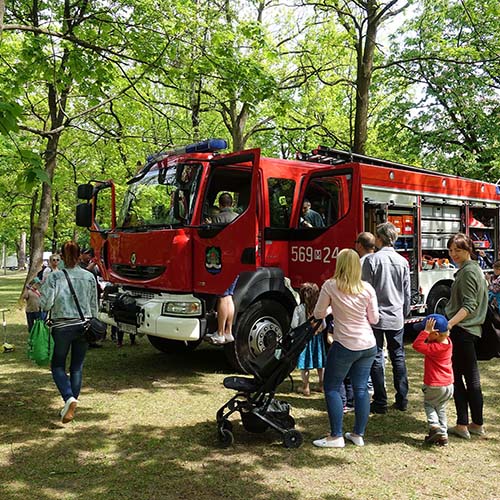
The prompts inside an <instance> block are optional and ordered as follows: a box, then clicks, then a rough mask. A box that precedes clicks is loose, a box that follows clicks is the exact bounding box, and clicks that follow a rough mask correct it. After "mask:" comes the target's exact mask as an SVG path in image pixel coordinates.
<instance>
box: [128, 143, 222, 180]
mask: <svg viewBox="0 0 500 500" xmlns="http://www.w3.org/2000/svg"><path fill="white" fill-rule="evenodd" d="M226 148H227V142H226V141H225V140H224V139H207V140H206V141H201V142H195V143H194V144H189V146H182V147H180V148H176V149H171V150H169V151H161V152H160V153H156V154H154V155H149V156H148V157H147V158H146V165H145V166H144V167H143V168H142V169H141V170H140V171H139V172H138V173H137V174H136V175H135V176H134V177H133V178H132V179H130V180H129V181H128V182H127V184H132V183H134V182H137V181H138V180H140V179H142V178H143V177H144V176H145V175H146V174H147V173H148V172H149V171H150V170H151V167H152V166H153V165H155V164H156V163H158V162H159V161H162V160H164V159H165V158H167V157H168V156H174V155H182V154H186V153H213V152H215V151H219V150H220V149H226Z"/></svg>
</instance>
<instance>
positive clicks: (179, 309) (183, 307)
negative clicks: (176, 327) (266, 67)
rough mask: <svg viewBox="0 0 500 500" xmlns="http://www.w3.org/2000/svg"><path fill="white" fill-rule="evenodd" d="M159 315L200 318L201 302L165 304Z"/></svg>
mask: <svg viewBox="0 0 500 500" xmlns="http://www.w3.org/2000/svg"><path fill="white" fill-rule="evenodd" d="M161 314H162V315H163V316H200V315H201V302H181V301H179V302H177V301H175V302H173V301H171V302H165V303H164V304H163V306H162V310H161Z"/></svg>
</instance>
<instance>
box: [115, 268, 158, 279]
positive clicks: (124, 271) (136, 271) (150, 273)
mask: <svg viewBox="0 0 500 500" xmlns="http://www.w3.org/2000/svg"><path fill="white" fill-rule="evenodd" d="M111 267H112V269H113V271H114V272H115V273H116V274H118V275H119V276H122V277H123V278H128V279H133V280H140V281H147V280H151V279H153V278H158V276H161V275H162V274H163V273H164V272H165V269H166V267H165V266H129V265H125V264H113V265H112V266H111Z"/></svg>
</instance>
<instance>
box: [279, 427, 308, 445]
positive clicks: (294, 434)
mask: <svg viewBox="0 0 500 500" xmlns="http://www.w3.org/2000/svg"><path fill="white" fill-rule="evenodd" d="M303 441H304V438H303V437H302V434H301V433H300V432H299V431H297V430H295V429H291V430H289V431H286V432H285V433H284V434H283V446H284V447H285V448H298V447H299V446H300V445H301V444H302V442H303Z"/></svg>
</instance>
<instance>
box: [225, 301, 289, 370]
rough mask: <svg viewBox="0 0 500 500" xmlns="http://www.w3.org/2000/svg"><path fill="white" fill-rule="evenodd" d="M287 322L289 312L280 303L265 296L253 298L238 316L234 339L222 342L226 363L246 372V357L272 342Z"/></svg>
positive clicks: (283, 331) (250, 357) (277, 337)
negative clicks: (263, 297)
mask: <svg viewBox="0 0 500 500" xmlns="http://www.w3.org/2000/svg"><path fill="white" fill-rule="evenodd" d="M289 326H290V316H289V313H288V311H287V310H286V309H285V307H284V306H283V305H281V304H280V303H279V302H276V301H273V300H269V299H263V300H257V301H256V302H254V303H253V304H251V305H250V306H249V307H248V309H246V310H245V311H243V313H242V314H241V315H240V316H239V317H238V324H237V327H236V330H235V331H234V332H233V333H234V339H235V340H234V342H231V343H229V344H225V345H224V350H225V354H226V357H227V359H228V361H229V363H230V364H231V366H233V368H235V369H236V370H238V371H242V372H244V373H248V360H250V359H255V357H257V356H258V355H259V354H260V353H261V352H262V351H263V350H264V349H266V348H267V347H269V346H270V345H274V344H275V343H276V341H277V340H278V339H280V338H281V337H282V335H283V334H284V333H286V332H287V331H288V327H289Z"/></svg>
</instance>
